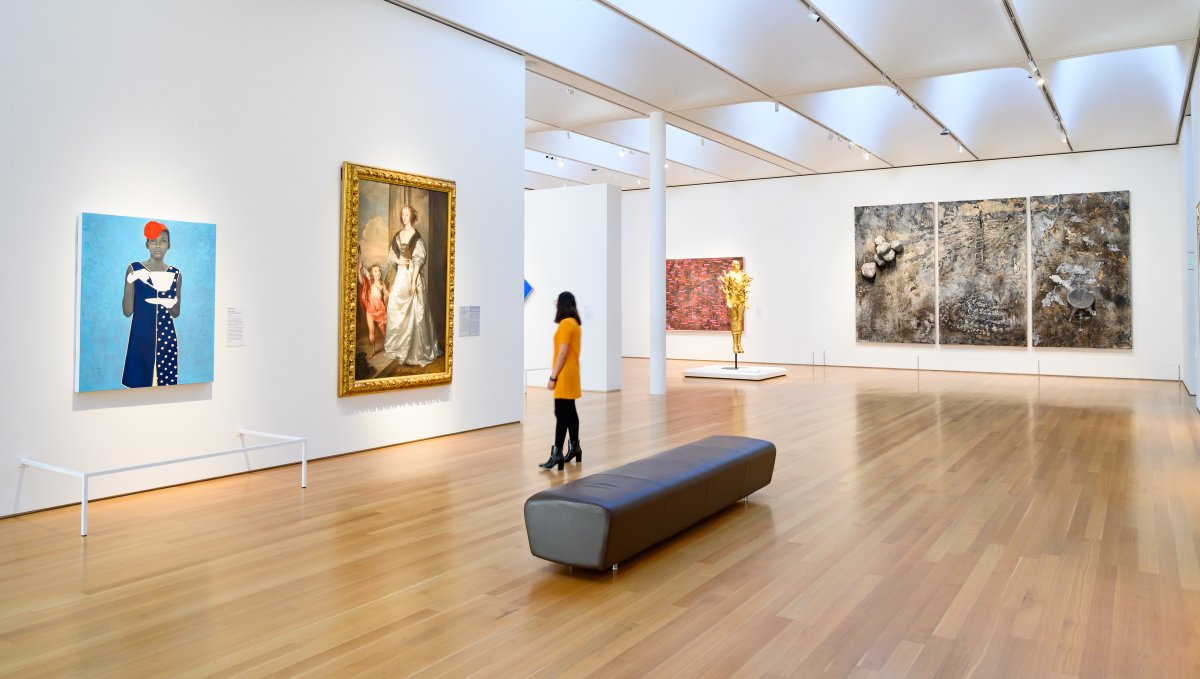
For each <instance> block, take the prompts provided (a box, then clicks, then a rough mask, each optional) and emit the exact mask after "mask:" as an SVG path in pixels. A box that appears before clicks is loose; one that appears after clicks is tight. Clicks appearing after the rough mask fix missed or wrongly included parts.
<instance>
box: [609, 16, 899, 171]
mask: <svg viewBox="0 0 1200 679" xmlns="http://www.w3.org/2000/svg"><path fill="white" fill-rule="evenodd" d="M595 2H596V4H598V5H600V6H601V7H604V8H606V9H608V10H609V11H611V12H613V13H615V14H617V15H618V16H620V17H622V18H624V19H625V20H626V21H629V22H632V23H633V24H635V25H637V26H640V27H641V28H643V29H645V30H647V31H649V32H651V33H653V34H654V35H657V36H658V37H659V38H662V39H663V40H665V41H667V42H669V43H671V44H672V45H675V46H676V47H678V48H680V49H682V50H683V51H685V52H687V53H688V54H690V55H692V56H693V57H695V58H697V59H699V60H700V61H703V62H704V63H706V64H708V65H709V66H712V67H713V68H715V69H717V70H718V71H720V72H722V73H724V74H725V75H727V76H729V77H730V78H733V79H734V80H736V81H738V82H739V83H741V84H743V85H745V86H746V87H749V88H750V89H752V90H754V91H755V92H758V93H759V95H761V96H762V98H763V99H764V100H765V101H769V102H771V103H773V104H775V107H776V109H779V108H786V109H787V110H789V111H791V112H792V113H795V114H796V115H798V116H800V117H801V118H804V119H805V120H807V121H808V122H810V123H812V124H814V125H816V126H817V127H820V128H821V129H823V130H825V131H826V132H828V133H830V134H833V135H835V136H837V137H840V138H842V139H845V140H846V141H850V137H849V136H847V135H844V134H842V133H841V132H838V131H837V130H835V129H833V128H832V127H830V126H828V125H826V124H825V123H823V122H821V121H819V120H817V119H815V118H812V117H809V116H807V115H805V114H803V113H801V112H800V111H799V110H797V109H795V108H792V107H791V106H788V105H787V104H785V103H783V102H781V101H779V100H778V99H776V98H775V97H772V96H771V95H770V94H768V93H767V92H765V91H763V90H762V89H761V88H759V87H757V86H755V85H754V83H751V82H748V81H747V80H746V79H745V78H742V77H741V76H739V75H738V74H736V73H734V72H732V71H730V70H729V69H727V68H725V67H724V66H722V65H720V64H718V63H717V62H715V61H713V60H712V59H709V58H708V57H706V56H704V55H703V54H700V53H699V52H697V51H696V50H694V49H692V48H690V47H688V46H687V45H685V44H683V43H681V42H679V41H678V40H676V39H674V38H672V37H671V36H669V35H667V34H666V33H663V32H662V31H659V30H658V29H656V28H654V27H653V26H651V25H649V24H647V23H645V22H643V21H642V20H641V19H638V18H637V17H635V16H633V15H632V14H629V13H627V12H626V11H624V10H622V9H621V8H619V7H617V6H615V5H613V4H612V3H611V2H609V1H608V0H595ZM664 110H665V109H664ZM672 113H674V114H675V115H677V116H680V117H681V118H686V116H684V115H682V114H681V113H679V112H678V111H672ZM851 143H853V144H854V145H855V146H857V147H858V148H860V149H862V150H863V151H866V152H867V153H869V154H871V155H872V156H874V157H876V158H878V159H879V160H880V161H882V162H883V163H884V164H885V165H887V166H888V167H895V165H893V164H891V163H889V162H888V161H887V159H885V158H883V157H882V156H880V155H879V154H878V153H875V152H874V151H872V150H871V149H869V148H867V147H865V146H863V145H862V144H859V143H857V142H851ZM764 150H765V149H764Z"/></svg>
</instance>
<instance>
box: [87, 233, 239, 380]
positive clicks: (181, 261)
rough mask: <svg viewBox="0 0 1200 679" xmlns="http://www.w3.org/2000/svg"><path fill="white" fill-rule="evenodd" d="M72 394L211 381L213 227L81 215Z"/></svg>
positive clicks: (214, 234) (213, 286) (213, 279)
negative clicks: (73, 391) (73, 392)
mask: <svg viewBox="0 0 1200 679" xmlns="http://www.w3.org/2000/svg"><path fill="white" fill-rule="evenodd" d="M76 242H77V251H76V284H77V286H78V288H77V291H76V301H77V304H78V316H77V320H76V325H75V328H76V334H75V339H76V344H75V391H77V392H88V391H106V390H113V389H127V388H128V389H136V388H143V387H164V386H174V385H180V384H194V383H204V382H212V381H213V342H214V337H213V334H214V322H213V321H214V316H215V313H216V308H215V297H214V288H215V285H216V256H217V232H216V225H214V224H205V223H197V222H184V221H178V220H173V219H163V218H146V217H122V216H116V215H105V214H94V213H89V212H85V213H83V214H82V215H81V216H80V218H79V229H78V234H77V241H76Z"/></svg>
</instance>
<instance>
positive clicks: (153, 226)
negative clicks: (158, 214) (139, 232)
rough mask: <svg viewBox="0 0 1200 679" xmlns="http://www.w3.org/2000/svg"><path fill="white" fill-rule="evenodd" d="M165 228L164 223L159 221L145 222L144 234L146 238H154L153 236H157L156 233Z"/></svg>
mask: <svg viewBox="0 0 1200 679" xmlns="http://www.w3.org/2000/svg"><path fill="white" fill-rule="evenodd" d="M166 228H167V227H166V225H165V224H162V223H160V222H146V229H145V231H144V233H145V234H146V238H149V239H150V240H154V239H155V238H158V235H159V234H160V233H162V232H163V231H164V230H166Z"/></svg>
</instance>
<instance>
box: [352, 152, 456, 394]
mask: <svg viewBox="0 0 1200 679" xmlns="http://www.w3.org/2000/svg"><path fill="white" fill-rule="evenodd" d="M342 182H343V184H342V189H343V196H342V198H343V200H342V246H341V248H342V265H341V269H340V270H341V279H342V283H341V286H340V287H341V298H342V314H341V325H342V333H341V336H342V341H341V348H340V350H339V352H338V375H339V377H338V395H339V396H348V395H350V394H363V393H368V392H373V391H388V390H391V389H408V388H410V387H427V386H433V385H438V384H449V383H450V381H451V379H452V378H453V370H454V333H453V328H454V324H453V320H452V319H451V317H450V310H451V309H453V308H454V256H453V253H454V198H455V185H454V182H453V181H450V180H448V179H437V178H434V177H422V176H420V175H414V174H407V173H404V172H396V171H394V170H385V169H382V168H377V167H369V166H366V165H355V164H353V163H344V164H343V165H342ZM376 267H377V268H376Z"/></svg>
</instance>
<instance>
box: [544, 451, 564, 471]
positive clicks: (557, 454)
mask: <svg viewBox="0 0 1200 679" xmlns="http://www.w3.org/2000/svg"><path fill="white" fill-rule="evenodd" d="M555 465H557V466H558V468H559V470H561V469H562V468H563V454H562V450H561V449H560V448H559V447H558V446H550V459H549V460H546V461H545V462H544V463H543V464H539V465H538V466H539V467H541V468H542V469H550V468H551V467H554V466H555Z"/></svg>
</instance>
